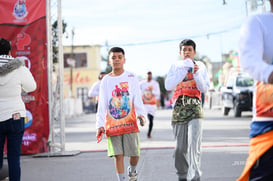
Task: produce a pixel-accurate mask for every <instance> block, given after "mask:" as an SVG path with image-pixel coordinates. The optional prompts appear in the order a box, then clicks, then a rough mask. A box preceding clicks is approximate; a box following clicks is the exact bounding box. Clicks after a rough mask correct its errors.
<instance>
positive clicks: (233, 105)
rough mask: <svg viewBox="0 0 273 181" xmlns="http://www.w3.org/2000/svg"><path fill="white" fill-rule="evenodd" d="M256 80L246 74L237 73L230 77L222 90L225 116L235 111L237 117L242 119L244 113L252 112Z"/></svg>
mask: <svg viewBox="0 0 273 181" xmlns="http://www.w3.org/2000/svg"><path fill="white" fill-rule="evenodd" d="M253 90H254V80H253V78H251V77H250V76H249V75H248V74H246V73H237V74H235V75H232V76H230V77H229V79H228V81H227V84H226V86H225V87H222V88H221V97H222V110H223V114H224V115H225V116H227V115H228V113H229V111H230V110H231V109H233V111H234V116H235V117H241V113H242V111H252V99H253Z"/></svg>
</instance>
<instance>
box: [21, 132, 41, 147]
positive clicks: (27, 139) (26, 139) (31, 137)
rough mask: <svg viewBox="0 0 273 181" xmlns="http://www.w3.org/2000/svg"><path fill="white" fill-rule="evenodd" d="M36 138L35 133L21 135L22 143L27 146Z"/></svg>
mask: <svg viewBox="0 0 273 181" xmlns="http://www.w3.org/2000/svg"><path fill="white" fill-rule="evenodd" d="M36 140H37V134H35V133H30V134H24V136H23V142H22V143H23V145H24V146H29V145H30V143H31V142H35V141H36Z"/></svg>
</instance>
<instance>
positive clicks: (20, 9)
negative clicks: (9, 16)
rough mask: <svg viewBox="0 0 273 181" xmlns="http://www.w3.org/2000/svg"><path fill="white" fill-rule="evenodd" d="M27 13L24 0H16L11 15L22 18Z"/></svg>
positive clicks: (18, 18)
mask: <svg viewBox="0 0 273 181" xmlns="http://www.w3.org/2000/svg"><path fill="white" fill-rule="evenodd" d="M27 15H28V12H27V7H26V2H25V0H18V1H17V2H16V3H15V5H14V8H13V16H14V17H15V18H16V19H17V20H24V18H25V17H26V16H27Z"/></svg>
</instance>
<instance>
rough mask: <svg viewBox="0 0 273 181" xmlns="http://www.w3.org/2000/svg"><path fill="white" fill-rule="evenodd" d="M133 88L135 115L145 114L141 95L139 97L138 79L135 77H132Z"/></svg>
mask: <svg viewBox="0 0 273 181" xmlns="http://www.w3.org/2000/svg"><path fill="white" fill-rule="evenodd" d="M133 87H134V88H133V89H132V91H134V92H133V94H134V96H133V104H134V107H135V110H136V113H137V115H143V116H144V115H146V111H145V109H144V104H143V102H142V97H141V91H140V86H139V81H138V80H137V78H136V77H135V78H134V81H133Z"/></svg>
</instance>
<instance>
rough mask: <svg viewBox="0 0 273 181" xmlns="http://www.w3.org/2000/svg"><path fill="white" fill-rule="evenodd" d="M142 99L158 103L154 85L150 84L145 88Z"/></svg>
mask: <svg viewBox="0 0 273 181" xmlns="http://www.w3.org/2000/svg"><path fill="white" fill-rule="evenodd" d="M142 101H143V103H144V104H156V100H155V96H154V95H153V86H149V87H147V88H146V89H145V90H144V93H143V95H142Z"/></svg>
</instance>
